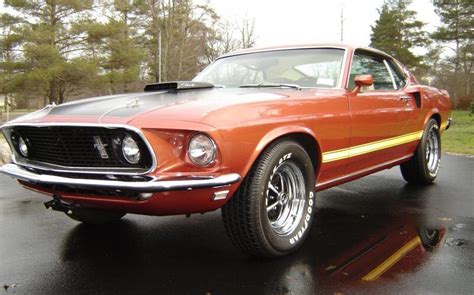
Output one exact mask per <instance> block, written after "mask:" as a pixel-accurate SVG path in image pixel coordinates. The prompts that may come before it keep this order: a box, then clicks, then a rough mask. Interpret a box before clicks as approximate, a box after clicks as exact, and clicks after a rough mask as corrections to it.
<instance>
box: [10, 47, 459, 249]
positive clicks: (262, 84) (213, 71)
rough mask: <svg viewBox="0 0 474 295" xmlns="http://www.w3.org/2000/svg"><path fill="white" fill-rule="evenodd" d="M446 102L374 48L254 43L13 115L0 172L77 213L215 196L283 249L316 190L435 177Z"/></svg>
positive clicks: (296, 242) (101, 213)
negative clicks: (386, 172)
mask: <svg viewBox="0 0 474 295" xmlns="http://www.w3.org/2000/svg"><path fill="white" fill-rule="evenodd" d="M449 112H450V101H449V96H448V94H447V92H446V91H444V90H438V89H436V88H432V87H428V86H422V85H419V84H418V82H417V80H416V79H415V77H414V76H413V75H412V74H411V73H410V72H409V71H408V70H407V69H406V68H405V67H404V66H403V65H401V64H400V63H399V62H398V61H397V60H395V59H394V58H392V57H390V56H389V55H387V54H385V53H383V52H380V51H378V50H375V49H371V48H358V47H351V46H342V45H308V46H291V47H277V48H267V49H250V50H244V51H238V52H233V53H230V54H227V55H225V56H222V57H220V58H219V59H217V60H216V61H215V62H214V63H212V64H211V65H210V66H209V67H207V68H206V69H205V70H204V71H202V72H201V73H200V74H198V75H197V76H196V78H194V80H193V81H189V82H168V83H158V84H151V85H147V86H146V88H145V91H144V92H142V93H128V94H120V95H113V96H104V97H97V98H90V99H84V100H79V101H74V102H70V103H65V104H62V105H54V106H48V107H46V108H44V109H42V110H40V111H37V112H34V113H32V114H29V115H26V116H24V117H21V118H19V119H17V120H14V121H11V122H8V123H6V124H5V125H3V126H2V131H3V133H4V135H5V138H6V139H7V141H8V143H9V145H10V147H11V150H12V152H13V160H12V163H8V164H6V165H4V166H2V167H1V172H3V173H5V174H7V175H10V176H13V177H15V178H17V179H18V180H19V182H20V183H21V184H22V185H23V186H24V187H26V188H29V189H32V190H35V191H40V192H42V193H45V194H47V195H50V196H52V197H53V199H52V200H51V201H49V202H47V203H45V205H46V207H47V208H52V209H55V210H59V211H63V212H65V213H66V214H67V215H68V216H69V217H71V218H73V219H76V220H79V221H82V222H85V223H93V224H97V223H104V222H110V221H115V220H118V219H120V218H121V217H122V216H123V215H125V213H137V214H148V215H170V214H192V213H203V212H208V211H213V210H216V209H218V208H222V217H223V220H224V223H225V227H226V229H227V232H228V234H229V236H230V238H231V240H232V241H233V243H234V244H235V245H236V246H238V247H239V248H241V249H242V250H243V251H245V252H246V253H249V254H251V255H259V256H280V255H284V254H287V253H290V252H292V251H294V250H295V249H296V248H298V246H300V245H301V244H302V242H303V240H304V239H305V237H306V235H307V234H308V232H309V228H310V226H311V222H312V220H313V217H314V214H315V209H314V205H315V193H316V191H320V190H323V189H326V188H329V187H333V186H335V185H338V184H341V183H344V182H347V181H350V180H353V179H356V178H359V177H362V176H364V175H368V174H371V173H374V172H377V171H380V170H382V169H386V168H390V167H393V166H396V165H400V167H401V172H402V175H403V178H404V179H405V180H406V181H408V182H409V183H413V184H421V185H423V184H429V183H431V182H432V181H433V180H434V179H435V178H436V176H437V174H438V171H439V167H440V157H441V144H440V133H441V132H442V131H443V130H445V129H447V128H448V127H449V125H450V119H449V118H448V117H449Z"/></svg>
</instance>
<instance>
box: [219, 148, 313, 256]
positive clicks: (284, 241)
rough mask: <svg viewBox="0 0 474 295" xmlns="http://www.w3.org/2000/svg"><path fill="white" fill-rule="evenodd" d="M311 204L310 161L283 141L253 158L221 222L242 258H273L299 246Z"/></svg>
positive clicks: (305, 232) (306, 230) (308, 222)
mask: <svg viewBox="0 0 474 295" xmlns="http://www.w3.org/2000/svg"><path fill="white" fill-rule="evenodd" d="M282 184H283V185H282ZM282 187H283V189H282ZM290 187H291V189H289V188H290ZM314 204H315V177H314V168H313V165H312V162H311V159H310V157H309V156H308V154H307V153H306V151H305V149H304V148H303V147H302V146H301V145H299V144H298V143H296V142H294V141H290V140H284V141H279V142H276V143H274V144H272V145H271V146H270V147H268V148H267V149H266V150H265V151H264V152H263V153H262V154H261V155H260V156H259V158H258V159H257V161H256V162H255V164H254V165H253V167H252V169H251V170H250V172H249V173H248V175H247V176H246V178H245V179H244V180H243V182H242V184H241V185H240V187H239V189H238V190H237V192H236V193H235V195H234V196H233V198H232V199H230V200H229V202H227V203H226V204H225V205H224V207H223V208H222V217H223V220H224V225H225V228H226V231H227V234H228V236H229V238H230V240H231V241H232V243H233V244H234V245H235V246H236V247H238V248H240V249H241V250H242V251H243V252H244V253H246V254H249V255H252V256H259V257H277V256H282V255H286V254H289V253H291V252H293V251H295V250H296V249H297V248H298V247H300V246H301V244H302V243H303V241H304V240H305V238H306V236H307V235H308V233H309V230H310V227H311V222H312V220H313V215H314ZM290 213H291V214H290Z"/></svg>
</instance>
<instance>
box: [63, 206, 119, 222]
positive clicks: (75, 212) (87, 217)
mask: <svg viewBox="0 0 474 295" xmlns="http://www.w3.org/2000/svg"><path fill="white" fill-rule="evenodd" d="M66 215H67V216H68V217H69V218H72V219H74V220H76V221H79V222H83V223H86V224H96V225H98V224H106V223H111V222H114V221H118V220H120V218H122V217H123V216H124V215H125V213H121V212H113V211H106V210H100V209H90V208H80V209H79V208H75V209H71V210H69V211H68V212H66Z"/></svg>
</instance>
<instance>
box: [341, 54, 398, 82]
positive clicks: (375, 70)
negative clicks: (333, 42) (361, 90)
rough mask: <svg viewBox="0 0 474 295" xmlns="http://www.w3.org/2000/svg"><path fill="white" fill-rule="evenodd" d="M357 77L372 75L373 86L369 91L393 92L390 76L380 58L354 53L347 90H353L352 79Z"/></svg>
mask: <svg viewBox="0 0 474 295" xmlns="http://www.w3.org/2000/svg"><path fill="white" fill-rule="evenodd" d="M358 75H372V77H373V78H374V85H373V88H371V90H394V89H395V87H394V81H393V80H392V74H391V73H390V71H389V69H388V68H387V66H386V63H385V62H384V59H383V58H381V57H376V56H371V55H366V54H361V53H357V52H356V53H355V55H354V58H353V60H352V67H351V74H350V76H349V89H354V87H355V83H354V78H355V77H356V76H358Z"/></svg>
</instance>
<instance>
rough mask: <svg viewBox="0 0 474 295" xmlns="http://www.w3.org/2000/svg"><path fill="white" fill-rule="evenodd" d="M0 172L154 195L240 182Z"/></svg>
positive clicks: (7, 168) (230, 177) (11, 168)
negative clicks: (145, 179)
mask: <svg viewBox="0 0 474 295" xmlns="http://www.w3.org/2000/svg"><path fill="white" fill-rule="evenodd" d="M0 172H1V173H4V174H6V175H9V176H12V177H14V178H17V179H19V180H24V181H28V182H32V183H37V184H50V185H51V184H55V185H65V186H68V187H73V188H81V189H113V190H123V191H133V192H142V193H155V192H165V191H179V190H190V189H195V188H211V187H221V186H226V185H230V184H233V183H236V182H238V181H239V180H240V175H239V174H236V173H230V174H225V175H221V176H218V177H214V178H211V177H210V178H198V179H185V180H165V181H158V180H156V181H135V182H132V181H118V180H103V179H83V178H69V177H63V176H55V175H47V174H37V173H34V172H31V171H28V170H26V169H24V168H22V167H21V166H18V165H16V164H5V165H3V166H1V167H0Z"/></svg>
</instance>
